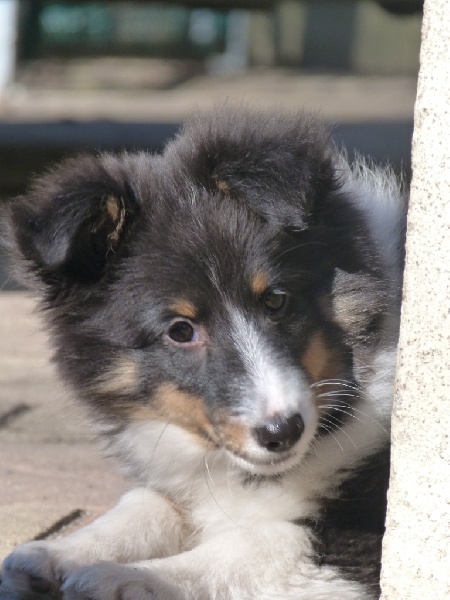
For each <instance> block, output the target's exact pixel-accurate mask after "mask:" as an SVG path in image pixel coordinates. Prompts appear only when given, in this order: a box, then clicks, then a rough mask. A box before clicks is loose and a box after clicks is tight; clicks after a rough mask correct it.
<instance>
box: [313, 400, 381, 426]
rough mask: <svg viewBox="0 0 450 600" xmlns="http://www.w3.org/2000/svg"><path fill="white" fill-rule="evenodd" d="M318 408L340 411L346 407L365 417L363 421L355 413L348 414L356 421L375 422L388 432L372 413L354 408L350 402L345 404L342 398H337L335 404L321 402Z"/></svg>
mask: <svg viewBox="0 0 450 600" xmlns="http://www.w3.org/2000/svg"><path fill="white" fill-rule="evenodd" d="M319 408H331V409H334V410H341V411H342V409H343V408H348V409H349V410H351V411H352V412H355V413H359V414H360V415H361V416H362V417H365V419H366V421H364V420H363V419H359V418H358V417H357V416H356V415H350V416H353V417H354V418H355V419H357V420H358V421H360V422H361V423H365V422H367V420H368V421H370V422H371V423H375V424H376V425H378V427H379V428H380V429H381V430H382V431H383V432H384V433H386V434H388V433H389V432H388V431H387V429H386V428H385V427H384V426H383V425H382V424H381V423H380V422H379V420H378V419H376V418H375V417H374V416H373V415H369V414H368V413H366V412H364V411H363V410H361V409H359V408H356V407H355V406H352V405H351V404H347V402H344V401H342V400H337V401H336V404H321V405H319ZM342 412H343V411H342Z"/></svg>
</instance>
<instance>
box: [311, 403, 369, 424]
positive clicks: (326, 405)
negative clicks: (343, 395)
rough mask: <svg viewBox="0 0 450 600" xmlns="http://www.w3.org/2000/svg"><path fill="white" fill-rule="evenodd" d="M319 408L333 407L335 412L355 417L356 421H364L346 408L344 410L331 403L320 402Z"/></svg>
mask: <svg viewBox="0 0 450 600" xmlns="http://www.w3.org/2000/svg"><path fill="white" fill-rule="evenodd" d="M319 408H331V409H333V410H335V411H337V412H340V413H343V414H344V415H348V416H349V417H352V418H353V419H356V421H359V422H360V423H364V421H363V420H362V419H360V418H359V417H357V416H356V415H354V414H352V413H351V412H349V411H348V410H344V409H342V408H338V407H337V406H334V405H333V404H321V405H320V406H319Z"/></svg>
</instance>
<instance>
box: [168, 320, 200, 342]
mask: <svg viewBox="0 0 450 600" xmlns="http://www.w3.org/2000/svg"><path fill="white" fill-rule="evenodd" d="M167 335H168V336H169V338H170V339H171V340H172V341H173V342H176V343H177V344H189V343H192V342H196V341H198V337H199V336H198V333H197V332H196V330H195V328H194V326H193V325H192V323H189V321H185V320H179V321H175V322H174V323H172V324H171V325H170V327H169V329H168V331H167Z"/></svg>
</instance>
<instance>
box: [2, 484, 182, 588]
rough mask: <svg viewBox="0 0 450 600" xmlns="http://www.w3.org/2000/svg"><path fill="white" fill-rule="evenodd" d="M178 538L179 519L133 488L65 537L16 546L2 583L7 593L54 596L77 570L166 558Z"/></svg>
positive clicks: (153, 496)
mask: <svg viewBox="0 0 450 600" xmlns="http://www.w3.org/2000/svg"><path fill="white" fill-rule="evenodd" d="M181 538H182V525H181V515H180V514H179V512H177V511H176V509H175V508H174V506H173V505H172V504H171V503H170V502H168V501H167V500H166V499H165V498H164V497H162V496H160V495H159V494H157V493H155V492H153V491H151V490H148V489H144V488H138V489H135V490H132V491H131V492H128V493H127V494H125V495H124V496H123V498H122V499H121V501H120V502H119V503H118V504H117V506H115V507H114V508H113V509H112V510H110V511H108V512H107V513H105V514H104V515H103V516H101V517H100V518H98V519H97V520H95V521H94V522H93V523H91V524H90V525H88V526H86V527H84V528H82V529H80V530H78V531H76V532H74V533H72V534H70V535H68V536H66V537H63V538H61V539H58V540H49V541H39V542H29V543H27V544H24V545H22V546H19V547H18V548H17V549H16V550H14V551H13V552H12V553H11V554H10V555H9V556H8V557H7V558H6V560H5V562H4V564H3V573H2V575H3V580H4V583H5V585H7V586H9V587H11V588H12V589H16V590H21V591H36V592H43V593H46V594H55V595H56V594H57V593H58V590H59V587H60V585H61V583H62V582H64V581H65V579H66V578H67V577H68V575H69V574H70V573H72V572H73V571H75V570H77V569H79V568H80V567H82V566H86V565H92V564H94V563H98V562H99V561H102V560H114V561H118V562H130V561H136V560H144V559H148V558H152V557H162V556H170V555H172V554H176V553H178V552H179V551H180V546H181Z"/></svg>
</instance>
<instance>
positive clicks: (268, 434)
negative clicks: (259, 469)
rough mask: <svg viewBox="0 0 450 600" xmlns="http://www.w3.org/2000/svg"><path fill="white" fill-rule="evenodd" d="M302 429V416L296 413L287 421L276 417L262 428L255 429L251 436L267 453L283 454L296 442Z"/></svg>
mask: <svg viewBox="0 0 450 600" xmlns="http://www.w3.org/2000/svg"><path fill="white" fill-rule="evenodd" d="M304 429H305V424H304V422H303V419H302V416H301V415H300V414H298V413H296V414H295V415H292V416H291V417H288V418H287V419H283V418H281V417H276V418H274V419H272V420H270V421H268V422H267V423H266V424H265V425H263V426H262V427H255V429H254V430H253V435H254V436H255V438H256V440H257V441H258V443H259V445H260V446H262V447H263V448H265V449H266V450H269V452H284V451H286V450H289V449H290V448H292V446H293V445H294V444H295V443H296V442H298V440H299V439H300V438H301V436H302V433H303V431H304Z"/></svg>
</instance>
